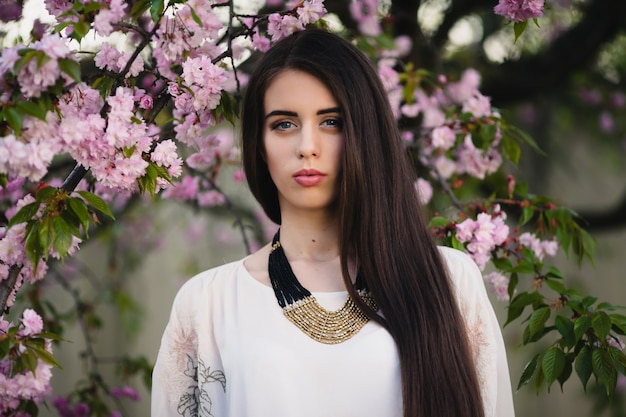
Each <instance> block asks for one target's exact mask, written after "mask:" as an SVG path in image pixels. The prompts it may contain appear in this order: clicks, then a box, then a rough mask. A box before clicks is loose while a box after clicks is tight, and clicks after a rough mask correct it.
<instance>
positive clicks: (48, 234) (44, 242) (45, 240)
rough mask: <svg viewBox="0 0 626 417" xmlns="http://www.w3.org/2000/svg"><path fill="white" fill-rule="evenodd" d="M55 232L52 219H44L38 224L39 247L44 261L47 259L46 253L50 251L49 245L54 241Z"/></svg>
mask: <svg viewBox="0 0 626 417" xmlns="http://www.w3.org/2000/svg"><path fill="white" fill-rule="evenodd" d="M55 235H56V233H55V231H54V227H53V226H52V219H51V218H50V217H45V218H43V219H41V220H40V222H39V246H41V251H42V252H43V256H44V258H45V259H48V251H49V250H50V244H51V243H53V242H54V240H55Z"/></svg>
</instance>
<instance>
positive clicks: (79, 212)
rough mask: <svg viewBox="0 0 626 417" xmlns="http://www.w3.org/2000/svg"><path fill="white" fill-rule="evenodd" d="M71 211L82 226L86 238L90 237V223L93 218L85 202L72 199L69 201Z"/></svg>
mask: <svg viewBox="0 0 626 417" xmlns="http://www.w3.org/2000/svg"><path fill="white" fill-rule="evenodd" d="M67 202H68V207H69V210H71V211H72V213H74V214H75V215H76V217H78V220H79V221H80V223H81V225H82V226H83V231H84V232H85V236H86V237H89V222H90V221H91V216H89V209H88V208H87V205H86V204H85V202H84V201H83V200H81V199H80V198H76V197H70V198H69V199H68V200H67Z"/></svg>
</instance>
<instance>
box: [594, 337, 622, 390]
mask: <svg viewBox="0 0 626 417" xmlns="http://www.w3.org/2000/svg"><path fill="white" fill-rule="evenodd" d="M591 364H592V366H593V373H594V374H595V375H596V376H597V377H598V380H599V381H600V382H602V384H603V385H604V388H605V390H606V395H607V396H608V397H609V398H610V397H611V396H612V395H613V391H614V390H615V385H616V384H617V369H616V368H615V363H614V362H613V358H612V357H611V355H610V354H609V353H608V352H607V351H606V350H604V349H600V348H597V349H593V352H592V354H591Z"/></svg>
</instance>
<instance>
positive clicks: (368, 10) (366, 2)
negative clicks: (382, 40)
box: [350, 0, 382, 36]
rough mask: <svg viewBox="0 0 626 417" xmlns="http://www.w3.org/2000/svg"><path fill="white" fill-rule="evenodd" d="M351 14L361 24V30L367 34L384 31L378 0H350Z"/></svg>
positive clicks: (371, 34) (375, 34) (378, 33)
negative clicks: (379, 14) (381, 24)
mask: <svg viewBox="0 0 626 417" xmlns="http://www.w3.org/2000/svg"><path fill="white" fill-rule="evenodd" d="M350 15H351V16H352V18H353V19H354V20H355V21H356V22H357V23H358V25H359V32H361V33H362V34H363V35H367V36H378V35H380V34H381V33H382V28H381V26H380V19H379V16H378V0H354V1H351V2H350Z"/></svg>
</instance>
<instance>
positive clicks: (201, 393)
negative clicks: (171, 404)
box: [177, 356, 226, 417]
mask: <svg viewBox="0 0 626 417" xmlns="http://www.w3.org/2000/svg"><path fill="white" fill-rule="evenodd" d="M183 374H184V375H185V376H187V377H189V378H190V379H191V380H192V382H191V383H190V385H189V387H188V388H187V392H186V393H185V394H183V395H182V396H181V397H180V401H179V402H178V407H177V411H178V414H180V415H181V416H183V417H200V416H202V417H209V416H210V417H214V416H213V414H212V412H211V409H212V406H213V400H211V396H210V395H209V392H208V385H209V384H211V383H213V382H219V383H220V384H221V385H222V389H223V390H224V392H226V376H225V375H224V372H223V371H220V370H213V371H211V368H210V367H207V366H206V365H205V364H204V362H203V361H202V359H200V360H199V361H198V366H194V362H193V359H192V358H191V356H188V357H187V366H186V369H185V371H184V372H183Z"/></svg>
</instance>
